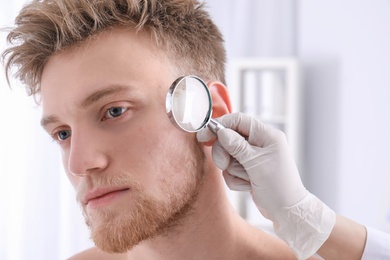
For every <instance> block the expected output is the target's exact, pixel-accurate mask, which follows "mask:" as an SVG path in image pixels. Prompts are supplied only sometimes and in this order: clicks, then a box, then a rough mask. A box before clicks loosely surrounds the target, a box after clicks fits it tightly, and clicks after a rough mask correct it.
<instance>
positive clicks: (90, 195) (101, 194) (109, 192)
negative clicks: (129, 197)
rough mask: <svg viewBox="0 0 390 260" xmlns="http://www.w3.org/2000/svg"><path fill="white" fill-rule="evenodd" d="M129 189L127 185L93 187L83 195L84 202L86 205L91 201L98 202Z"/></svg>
mask: <svg viewBox="0 0 390 260" xmlns="http://www.w3.org/2000/svg"><path fill="white" fill-rule="evenodd" d="M127 190H129V188H127V187H105V188H97V189H93V190H91V191H89V192H87V193H86V194H85V196H83V197H82V198H83V199H82V203H83V204H84V205H88V204H89V203H90V202H97V201H99V200H103V199H105V198H108V197H112V196H115V195H118V194H120V193H122V192H125V191H127Z"/></svg>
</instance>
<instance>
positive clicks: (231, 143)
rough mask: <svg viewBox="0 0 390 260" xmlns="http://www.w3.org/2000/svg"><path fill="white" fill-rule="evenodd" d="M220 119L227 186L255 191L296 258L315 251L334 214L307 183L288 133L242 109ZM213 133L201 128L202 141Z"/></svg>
mask: <svg viewBox="0 0 390 260" xmlns="http://www.w3.org/2000/svg"><path fill="white" fill-rule="evenodd" d="M217 120H218V121H219V122H220V123H221V124H222V125H224V126H225V127H226V129H220V130H219V131H218V133H217V135H218V136H217V141H216V142H215V143H214V145H213V148H212V155H213V160H214V162H215V164H216V165H217V167H218V168H220V169H222V170H223V176H224V178H225V181H226V184H227V185H228V187H229V188H230V189H232V190H237V191H250V192H251V194H252V197H253V200H254V202H255V204H256V206H257V207H258V209H259V210H260V212H261V213H262V214H263V215H264V216H265V217H266V218H268V219H269V220H271V221H272V222H273V226H274V230H275V233H276V234H277V235H278V236H279V237H280V238H281V239H283V240H284V241H285V242H287V244H288V245H289V246H290V247H291V248H292V249H293V250H294V252H295V254H296V255H297V257H298V259H306V258H308V257H310V256H312V255H313V254H315V253H316V252H317V251H318V249H319V248H320V247H321V245H322V244H323V243H324V242H325V241H326V239H327V238H328V237H329V234H330V233H331V231H332V228H333V226H334V224H335V220H336V216H335V213H334V212H333V211H332V210H331V209H330V208H328V207H327V206H326V205H325V204H324V203H323V202H321V201H320V200H319V199H318V198H317V197H315V196H314V195H313V194H311V193H309V192H308V191H307V190H306V188H305V187H304V186H303V184H302V181H301V178H300V176H299V172H298V170H297V167H296V165H295V162H294V160H293V157H292V155H291V153H290V150H289V146H288V144H287V140H286V137H285V135H284V133H283V132H281V131H280V130H278V129H275V128H272V127H270V126H267V125H265V124H263V123H262V122H261V121H260V120H257V119H255V118H253V117H250V116H249V115H246V114H242V113H235V114H228V115H225V116H223V117H220V118H218V119H217ZM233 130H234V131H233ZM214 138H216V136H215V135H214V134H213V133H211V132H210V131H209V130H208V129H207V128H205V129H203V130H201V131H200V132H198V134H197V139H198V141H199V142H207V141H210V140H212V139H214Z"/></svg>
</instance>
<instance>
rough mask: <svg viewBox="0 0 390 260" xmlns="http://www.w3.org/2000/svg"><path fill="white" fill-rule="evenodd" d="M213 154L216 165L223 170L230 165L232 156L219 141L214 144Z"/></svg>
mask: <svg viewBox="0 0 390 260" xmlns="http://www.w3.org/2000/svg"><path fill="white" fill-rule="evenodd" d="M212 156H213V161H214V163H215V165H216V166H217V167H218V168H219V169H221V170H225V169H226V168H227V167H228V166H229V164H230V160H231V158H232V157H231V156H230V154H229V153H228V152H227V151H226V150H225V149H224V148H223V147H222V146H221V144H220V143H219V142H218V141H216V142H215V143H214V145H213V148H212Z"/></svg>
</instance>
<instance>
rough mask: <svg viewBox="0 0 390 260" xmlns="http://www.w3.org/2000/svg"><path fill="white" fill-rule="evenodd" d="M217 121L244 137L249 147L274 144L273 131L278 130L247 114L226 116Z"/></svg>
mask: <svg viewBox="0 0 390 260" xmlns="http://www.w3.org/2000/svg"><path fill="white" fill-rule="evenodd" d="M217 120H218V121H219V122H220V123H221V124H222V125H224V126H225V127H226V128H230V129H232V130H234V131H236V132H238V133H239V134H240V135H242V136H244V137H245V138H246V139H247V140H248V142H249V143H250V144H251V145H255V146H258V147H265V146H268V145H269V144H270V143H273V142H275V140H274V139H275V131H278V130H277V129H274V128H272V127H270V126H268V125H266V124H264V123H263V122H261V121H260V120H258V119H255V118H254V117H251V116H249V115H247V114H243V113H233V114H226V115H224V116H222V117H220V118H217Z"/></svg>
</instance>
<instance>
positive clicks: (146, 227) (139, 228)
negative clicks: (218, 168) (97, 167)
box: [78, 141, 205, 253]
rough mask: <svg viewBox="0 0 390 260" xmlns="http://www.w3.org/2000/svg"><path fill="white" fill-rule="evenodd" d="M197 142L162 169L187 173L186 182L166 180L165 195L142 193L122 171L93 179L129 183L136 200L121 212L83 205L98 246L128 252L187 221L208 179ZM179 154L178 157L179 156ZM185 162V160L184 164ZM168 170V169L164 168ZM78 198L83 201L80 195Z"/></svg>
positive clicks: (110, 183)
mask: <svg viewBox="0 0 390 260" xmlns="http://www.w3.org/2000/svg"><path fill="white" fill-rule="evenodd" d="M200 146H201V145H200V144H198V143H197V142H196V141H194V142H193V144H192V145H190V146H189V149H187V151H186V152H185V153H186V154H185V156H184V157H182V158H181V159H180V160H174V158H175V157H174V158H173V160H169V159H167V160H166V161H167V164H168V166H167V165H166V166H164V167H163V169H161V171H162V172H163V174H164V171H168V170H170V171H171V174H167V176H170V175H172V171H174V172H175V174H185V175H186V176H187V177H186V178H185V181H184V182H183V183H180V184H176V186H175V187H176V188H174V187H173V185H169V186H168V184H169V182H170V180H169V179H168V180H166V181H165V182H164V183H163V185H167V187H162V189H163V190H164V194H165V197H164V198H155V197H153V196H151V195H150V194H145V193H143V192H142V188H141V183H139V182H138V181H135V180H134V176H132V175H131V174H121V175H120V176H118V177H116V178H113V177H111V178H110V176H108V177H107V176H104V175H101V176H98V177H96V176H94V177H93V178H98V179H94V180H91V182H92V183H93V185H96V186H115V185H123V184H125V185H126V186H128V187H131V188H130V189H131V192H132V194H134V196H132V201H129V209H128V210H127V211H126V214H123V213H124V212H123V211H121V212H118V211H116V210H113V209H110V208H108V209H104V210H100V211H98V212H93V213H88V212H87V211H86V208H85V205H82V204H81V203H80V205H82V209H83V215H84V218H85V221H86V224H87V225H88V227H89V229H90V232H91V239H92V240H93V241H94V243H95V245H96V246H97V247H98V248H99V249H101V250H103V251H105V252H109V253H124V252H126V251H129V250H130V249H132V248H133V247H134V246H136V245H137V244H139V243H140V242H142V241H144V240H147V239H150V238H153V237H156V236H159V235H167V234H168V233H169V232H170V231H172V230H173V229H175V228H177V227H180V224H181V223H182V222H183V220H184V219H185V218H186V217H187V216H188V215H189V214H190V213H191V211H192V210H193V208H194V204H195V202H196V201H197V199H198V196H199V193H200V191H201V189H202V187H203V183H204V178H205V155H204V152H203V150H202V148H201V147H200ZM177 158H178V157H176V159H177ZM183 162H185V163H183ZM164 169H165V170H164ZM89 185H91V184H90V183H89V184H88V183H87V182H85V184H83V185H80V187H79V189H78V194H82V193H83V192H82V190H83V189H84V190H85V189H88V188H90V186H89ZM78 201H79V202H80V200H79V198H78Z"/></svg>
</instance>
